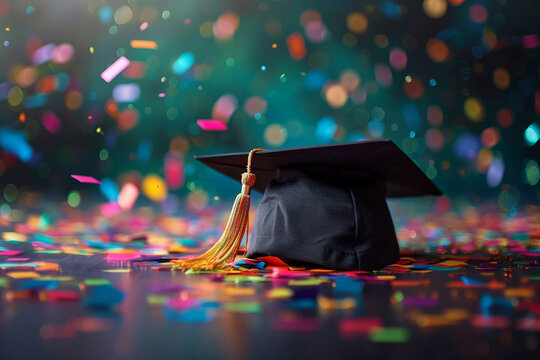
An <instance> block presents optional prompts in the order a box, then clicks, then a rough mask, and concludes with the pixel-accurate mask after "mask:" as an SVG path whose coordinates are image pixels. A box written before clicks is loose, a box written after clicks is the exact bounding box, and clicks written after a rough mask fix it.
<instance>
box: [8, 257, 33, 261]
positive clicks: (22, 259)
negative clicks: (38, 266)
mask: <svg viewBox="0 0 540 360" xmlns="http://www.w3.org/2000/svg"><path fill="white" fill-rule="evenodd" d="M28 260H30V258H11V259H6V261H12V262H25V261H28Z"/></svg>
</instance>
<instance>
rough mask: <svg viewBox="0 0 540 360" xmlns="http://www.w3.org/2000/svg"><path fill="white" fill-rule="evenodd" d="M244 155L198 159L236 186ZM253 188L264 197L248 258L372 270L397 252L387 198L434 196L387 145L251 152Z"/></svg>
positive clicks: (425, 181) (420, 175)
mask: <svg viewBox="0 0 540 360" xmlns="http://www.w3.org/2000/svg"><path fill="white" fill-rule="evenodd" d="M248 155H249V153H241V154H227V155H217V156H203V157H197V160H199V161H201V162H203V163H204V164H206V165H208V166H209V167H211V168H213V169H215V170H217V171H219V172H221V173H223V174H225V175H227V176H230V177H231V178H233V179H240V178H241V177H242V173H243V172H244V171H245V167H246V163H247V162H248ZM250 163H251V171H252V172H253V173H254V174H255V175H256V181H255V184H254V185H253V188H254V189H255V190H257V191H260V192H264V196H263V199H262V201H261V203H260V205H259V207H258V211H257V215H256V218H255V224H254V228H253V234H252V236H251V237H250V239H249V245H248V253H247V256H248V257H253V258H256V257H260V256H277V257H279V258H281V259H283V260H285V261H289V262H300V263H307V264H310V265H312V266H313V265H315V266H319V267H320V266H325V267H329V268H333V269H341V270H356V269H363V270H364V269H377V268H381V267H383V266H385V265H388V264H391V263H393V262H395V261H396V260H397V259H398V257H399V247H398V243H397V239H396V235H395V232H394V226H393V223H392V219H391V217H390V213H389V211H388V207H387V205H386V200H385V198H386V197H404V196H415V195H440V194H441V192H440V190H439V189H437V187H436V186H435V185H434V184H433V183H432V182H431V181H430V180H429V179H428V178H427V177H426V176H425V175H424V174H423V173H422V171H421V170H420V169H419V168H418V167H417V166H416V165H415V164H414V163H413V162H412V161H411V160H410V159H409V158H408V157H407V155H405V154H404V153H403V152H402V151H401V150H400V149H399V148H398V147H397V146H396V145H395V144H394V143H393V142H392V141H390V140H367V141H360V142H355V143H348V144H338V145H326V146H314V147H304V148H294V149H284V150H270V151H258V152H256V153H254V154H253V157H252V159H251V161H250Z"/></svg>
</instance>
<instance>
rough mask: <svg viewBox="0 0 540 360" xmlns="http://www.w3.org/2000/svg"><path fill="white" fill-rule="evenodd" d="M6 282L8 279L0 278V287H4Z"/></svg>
mask: <svg viewBox="0 0 540 360" xmlns="http://www.w3.org/2000/svg"><path fill="white" fill-rule="evenodd" d="M7 283H8V279H6V278H0V287H5V286H6V284H7Z"/></svg>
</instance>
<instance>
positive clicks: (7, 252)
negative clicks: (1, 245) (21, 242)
mask: <svg viewBox="0 0 540 360" xmlns="http://www.w3.org/2000/svg"><path fill="white" fill-rule="evenodd" d="M22 253H23V252H22V251H20V250H4V251H0V256H17V255H20V254H22Z"/></svg>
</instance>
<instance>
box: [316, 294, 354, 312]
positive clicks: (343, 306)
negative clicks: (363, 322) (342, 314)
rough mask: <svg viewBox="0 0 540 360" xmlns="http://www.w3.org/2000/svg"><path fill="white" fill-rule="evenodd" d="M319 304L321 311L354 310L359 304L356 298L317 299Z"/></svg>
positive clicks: (321, 297) (320, 297) (322, 297)
mask: <svg viewBox="0 0 540 360" xmlns="http://www.w3.org/2000/svg"><path fill="white" fill-rule="evenodd" d="M317 304H318V306H319V309H321V310H350V309H354V308H355V307H356V305H357V302H356V300H355V299H354V298H351V297H347V298H343V299H330V298H326V297H324V296H319V297H318V298H317Z"/></svg>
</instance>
